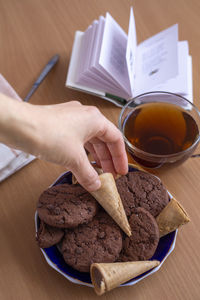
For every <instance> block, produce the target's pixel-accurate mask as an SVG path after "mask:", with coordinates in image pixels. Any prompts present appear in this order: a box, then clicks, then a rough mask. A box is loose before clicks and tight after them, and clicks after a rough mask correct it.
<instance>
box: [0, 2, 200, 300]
mask: <svg viewBox="0 0 200 300" xmlns="http://www.w3.org/2000/svg"><path fill="white" fill-rule="evenodd" d="M131 4H134V13H135V19H136V27H137V36H138V42H140V41H142V40H144V39H146V38H148V37H150V36H151V35H153V34H155V33H157V32H159V31H160V30H163V29H165V28H167V27H169V26H170V25H173V24H175V23H178V24H179V39H180V40H188V41H189V47H190V53H191V55H192V57H193V85H194V103H195V104H196V105H197V107H199V108H200V103H199V97H200V94H199V82H200V77H199V74H200V73H199V70H200V57H199V55H200V51H199V50H200V30H199V28H200V2H199V0H176V1H174V0H168V1H166V0H149V1H147V0H135V1H134V3H132V1H128V0H109V1H108V0H73V1H70V0H42V1H41V0H20V1H17V0H6V1H5V0H0V72H1V73H2V74H3V75H4V76H5V78H6V79H7V80H8V81H9V82H10V83H11V85H12V86H13V87H14V88H15V90H16V91H17V92H18V93H19V95H20V96H21V97H22V98H23V97H25V95H26V94H27V92H28V91H29V89H30V87H31V85H32V84H33V82H34V80H35V79H36V77H37V75H38V74H39V72H40V71H41V68H42V67H43V66H44V65H45V63H46V62H47V61H48V59H49V58H50V57H51V56H53V55H54V54H56V53H58V54H59V55H60V59H59V62H58V64H57V66H56V67H55V68H54V69H53V71H52V72H51V73H50V74H49V76H48V77H47V78H46V80H45V81H44V82H43V84H42V85H41V86H40V87H39V89H38V91H37V92H36V93H35V94H34V95H33V96H32V98H31V101H30V102H31V103H34V104H53V103H59V102H64V101H70V100H72V99H77V100H79V101H81V103H83V104H87V105H96V106H97V107H98V108H99V109H100V110H101V111H102V112H103V113H104V115H105V116H106V117H108V118H109V119H110V120H112V121H113V122H114V123H115V124H117V119H118V115H119V112H120V109H119V108H117V107H115V106H114V105H113V104H110V103H107V102H106V101H104V100H101V99H99V98H97V97H94V96H89V95H87V94H83V93H79V92H76V91H73V90H70V89H67V88H66V87H65V80H66V74H67V69H68V63H69V59H70V53H71V48H72V43H73V37H74V32H75V30H78V29H79V30H82V31H84V30H85V29H86V28H87V26H88V25H89V24H91V22H92V21H93V20H94V19H95V18H98V17H99V16H100V15H101V14H102V15H105V13H106V11H109V12H110V13H111V15H112V16H113V17H114V18H115V19H116V21H117V22H118V23H119V24H120V25H121V26H122V27H123V29H124V30H125V31H126V32H127V28H128V22H129V9H130V5H131ZM197 151H200V148H199V149H197ZM63 171H64V168H63V167H61V166H57V165H53V164H50V163H47V162H44V161H40V160H35V161H34V162H32V163H31V164H29V165H28V166H26V167H25V168H23V169H22V170H20V171H19V172H17V173H16V174H14V175H13V176H11V177H9V178H8V179H7V180H5V181H4V182H2V183H1V184H0V243H1V246H0V299H2V300H7V299H9V300H10V299H17V300H18V299H19V300H27V299H28V300H29V299H38V300H40V299H41V300H45V299H59V300H61V299H65V300H66V299H97V296H96V295H95V293H94V291H93V289H91V288H88V287H83V286H78V285H75V284H73V283H71V282H69V281H68V280H67V279H65V278H64V277H63V276H61V275H60V274H58V273H57V272H56V271H54V270H53V269H51V268H50V267H49V266H48V265H47V263H46V261H45V259H44V257H43V255H42V253H41V251H40V250H39V248H38V246H37V244H36V242H35V229H34V213H35V208H36V202H37V199H38V196H39V195H40V193H41V192H42V191H43V190H44V189H46V188H47V187H48V186H49V185H50V184H51V183H52V182H53V181H54V180H55V179H56V178H57V177H58V176H59V174H60V173H62V172H63ZM157 174H158V175H159V176H160V178H161V179H162V180H163V182H164V184H165V185H166V187H167V188H168V189H169V190H170V192H171V193H172V194H173V195H174V196H175V197H176V198H177V199H178V200H179V201H180V202H181V203H182V204H183V206H184V207H185V209H186V210H187V212H188V213H189V215H190V217H191V222H190V223H189V224H188V225H187V226H185V227H184V228H182V229H180V231H179V233H178V237H177V242H176V246H175V250H174V251H173V253H172V254H171V255H170V256H169V258H168V259H167V260H166V261H165V263H164V265H163V266H162V268H161V269H160V270H159V271H158V272H157V273H155V274H154V275H152V276H151V277H148V278H147V279H145V280H143V281H141V282H140V283H138V284H137V285H135V286H133V287H123V288H117V289H115V290H114V291H112V292H110V293H108V294H106V295H104V296H102V297H101V299H126V300H128V299H137V300H138V299H139V300H144V299H148V300H155V299H162V300H163V299H173V300H174V299H187V300H188V299H200V264H199V252H200V230H199V228H200V217H199V215H200V199H199V198H200V197H199V192H200V180H199V179H200V158H190V159H189V160H188V161H187V162H186V163H185V164H183V165H182V166H180V167H178V168H176V169H174V170H171V171H168V172H165V173H164V172H157Z"/></svg>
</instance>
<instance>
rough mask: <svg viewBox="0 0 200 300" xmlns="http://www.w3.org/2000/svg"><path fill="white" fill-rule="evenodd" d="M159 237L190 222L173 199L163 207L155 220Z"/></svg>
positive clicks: (182, 209)
mask: <svg viewBox="0 0 200 300" xmlns="http://www.w3.org/2000/svg"><path fill="white" fill-rule="evenodd" d="M156 221H157V224H158V228H159V231H160V237H162V236H164V235H166V234H168V233H170V232H172V231H174V230H175V229H177V228H178V227H180V226H181V225H184V224H186V223H188V222H189V221H190V218H189V217H188V215H187V213H186V211H185V210H184V208H183V207H182V206H181V204H180V203H179V202H178V201H177V200H176V199H174V198H172V199H171V200H170V202H169V203H168V204H167V206H165V208H164V209H163V210H162V211H161V213H160V214H159V215H158V217H157V218H156Z"/></svg>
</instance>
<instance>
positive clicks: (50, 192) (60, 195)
mask: <svg viewBox="0 0 200 300" xmlns="http://www.w3.org/2000/svg"><path fill="white" fill-rule="evenodd" d="M97 210H98V203H97V202H96V200H95V199H94V198H93V197H92V195H90V194H89V193H88V192H87V191H86V190H84V189H83V188H82V187H81V186H80V185H70V184H61V185H57V186H53V187H51V188H49V189H47V190H46V191H44V192H43V193H42V194H41V196H40V198H39V201H38V206H37V211H38V215H39V217H40V219H41V220H43V221H44V222H45V223H47V224H48V225H50V226H54V227H60V228H73V227H76V226H78V225H79V224H83V223H87V222H89V221H91V220H92V218H93V217H94V216H95V215H96V213H97Z"/></svg>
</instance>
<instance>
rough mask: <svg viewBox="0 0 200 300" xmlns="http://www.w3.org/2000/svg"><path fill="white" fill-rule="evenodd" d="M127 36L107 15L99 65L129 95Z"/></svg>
mask: <svg viewBox="0 0 200 300" xmlns="http://www.w3.org/2000/svg"><path fill="white" fill-rule="evenodd" d="M126 45H127V35H126V33H125V32H124V31H123V30H122V28H121V27H120V26H119V25H118V24H117V22H116V21H115V20H114V19H113V18H112V17H111V15H110V14H109V13H107V14H106V20H105V28H104V34H103V41H102V46H101V52H100V59H99V65H100V66H101V67H102V68H103V70H104V71H105V72H106V73H107V74H109V76H110V77H111V78H113V80H115V81H116V82H117V84H118V85H119V86H121V88H122V89H124V90H126V91H127V93H128V94H131V91H130V85H129V77H128V70H127V64H126Z"/></svg>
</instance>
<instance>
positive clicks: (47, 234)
mask: <svg viewBox="0 0 200 300" xmlns="http://www.w3.org/2000/svg"><path fill="white" fill-rule="evenodd" d="M63 236H64V230H62V229H60V228H55V227H51V226H49V225H47V224H45V223H44V222H43V221H41V222H40V227H39V230H38V232H37V234H36V240H37V242H38V245H39V247H40V248H49V247H51V246H53V245H55V244H57V243H59V242H60V241H61V239H62V237H63Z"/></svg>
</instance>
